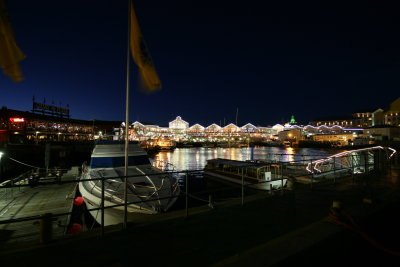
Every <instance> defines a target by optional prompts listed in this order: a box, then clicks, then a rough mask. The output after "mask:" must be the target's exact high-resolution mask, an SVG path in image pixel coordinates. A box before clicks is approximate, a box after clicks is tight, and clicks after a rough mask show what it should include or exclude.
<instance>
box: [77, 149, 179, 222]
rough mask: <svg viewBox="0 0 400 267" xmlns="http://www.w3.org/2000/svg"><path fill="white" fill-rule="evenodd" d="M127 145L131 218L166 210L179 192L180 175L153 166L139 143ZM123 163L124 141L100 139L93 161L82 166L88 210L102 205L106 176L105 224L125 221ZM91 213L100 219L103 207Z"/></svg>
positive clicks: (81, 191)
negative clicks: (136, 215) (175, 175)
mask: <svg viewBox="0 0 400 267" xmlns="http://www.w3.org/2000/svg"><path fill="white" fill-rule="evenodd" d="M128 147H129V148H128V152H129V153H128V165H129V166H128V179H127V191H128V193H127V197H128V200H127V203H129V204H128V207H127V210H128V221H132V220H134V217H135V214H137V213H144V214H156V213H160V212H165V211H167V210H168V209H169V208H170V207H171V206H172V205H173V204H174V203H175V201H176V200H177V197H178V195H179V186H178V181H177V179H175V178H174V177H172V176H171V175H170V174H168V173H163V172H162V171H161V170H159V169H157V168H155V167H153V166H152V165H151V164H150V161H149V159H148V157H147V153H146V152H145V151H144V150H143V149H142V148H140V147H139V145H138V144H137V143H129V146H128ZM124 165H125V149H124V143H123V142H100V143H97V144H96V146H95V148H94V150H93V152H92V156H91V161H90V165H89V166H86V167H84V168H83V172H82V177H81V179H82V181H81V182H80V183H79V190H80V193H81V194H82V197H83V198H84V200H85V203H86V206H87V208H88V209H89V210H90V209H94V208H100V207H101V195H102V181H101V178H105V179H104V207H105V209H104V224H105V225H111V224H118V223H122V222H123V220H124V210H125V209H124V206H123V204H124V203H125V201H124V197H125V192H124V190H125V179H124V169H125V168H124ZM99 178H100V179H99ZM91 179H97V180H91ZM115 205H121V206H115ZM108 206H114V207H110V208H107V207H108ZM90 213H91V215H92V216H93V217H94V219H95V220H96V221H97V222H98V223H101V210H92V211H90Z"/></svg>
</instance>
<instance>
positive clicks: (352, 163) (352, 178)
mask: <svg viewBox="0 0 400 267" xmlns="http://www.w3.org/2000/svg"><path fill="white" fill-rule="evenodd" d="M350 158H351V168H352V171H351V180H352V183H353V184H354V155H350Z"/></svg>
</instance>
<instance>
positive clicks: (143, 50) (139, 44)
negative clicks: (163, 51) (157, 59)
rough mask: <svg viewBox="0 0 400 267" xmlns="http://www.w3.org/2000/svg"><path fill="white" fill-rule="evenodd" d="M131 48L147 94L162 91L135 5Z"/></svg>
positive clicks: (132, 13) (132, 19)
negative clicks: (140, 27)
mask: <svg viewBox="0 0 400 267" xmlns="http://www.w3.org/2000/svg"><path fill="white" fill-rule="evenodd" d="M130 12H131V33H130V47H131V53H132V57H133V60H134V61H135V63H136V65H138V67H139V72H140V78H141V83H142V85H143V87H144V89H145V90H146V91H147V92H154V91H157V90H159V89H161V81H160V78H159V77H158V74H157V71H156V69H155V68H154V64H153V60H152V59H151V56H150V53H149V51H148V49H147V46H146V44H145V42H144V40H143V36H142V33H141V32H140V29H139V23H138V21H137V18H136V14H135V11H134V9H133V4H132V8H131V11H130Z"/></svg>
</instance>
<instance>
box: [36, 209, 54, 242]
mask: <svg viewBox="0 0 400 267" xmlns="http://www.w3.org/2000/svg"><path fill="white" fill-rule="evenodd" d="M51 221H52V214H51V213H45V214H43V215H42V216H41V218H40V222H39V225H40V243H42V244H47V243H49V242H50V241H51V239H52V235H53V229H52V225H51Z"/></svg>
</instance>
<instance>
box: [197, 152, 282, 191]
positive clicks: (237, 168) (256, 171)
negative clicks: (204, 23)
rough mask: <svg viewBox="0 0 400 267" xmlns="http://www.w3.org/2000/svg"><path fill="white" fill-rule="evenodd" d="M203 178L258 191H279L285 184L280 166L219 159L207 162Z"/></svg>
mask: <svg viewBox="0 0 400 267" xmlns="http://www.w3.org/2000/svg"><path fill="white" fill-rule="evenodd" d="M204 177H208V178H213V179H216V180H221V181H226V182H230V183H235V184H240V185H241V184H242V183H243V184H244V185H245V186H246V187H251V188H254V189H259V190H273V189H279V188H282V187H285V186H286V183H287V178H284V177H283V176H282V170H281V167H280V165H277V164H268V163H262V162H255V161H238V160H229V159H220V158H218V159H211V160H207V165H206V167H205V168H204Z"/></svg>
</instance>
